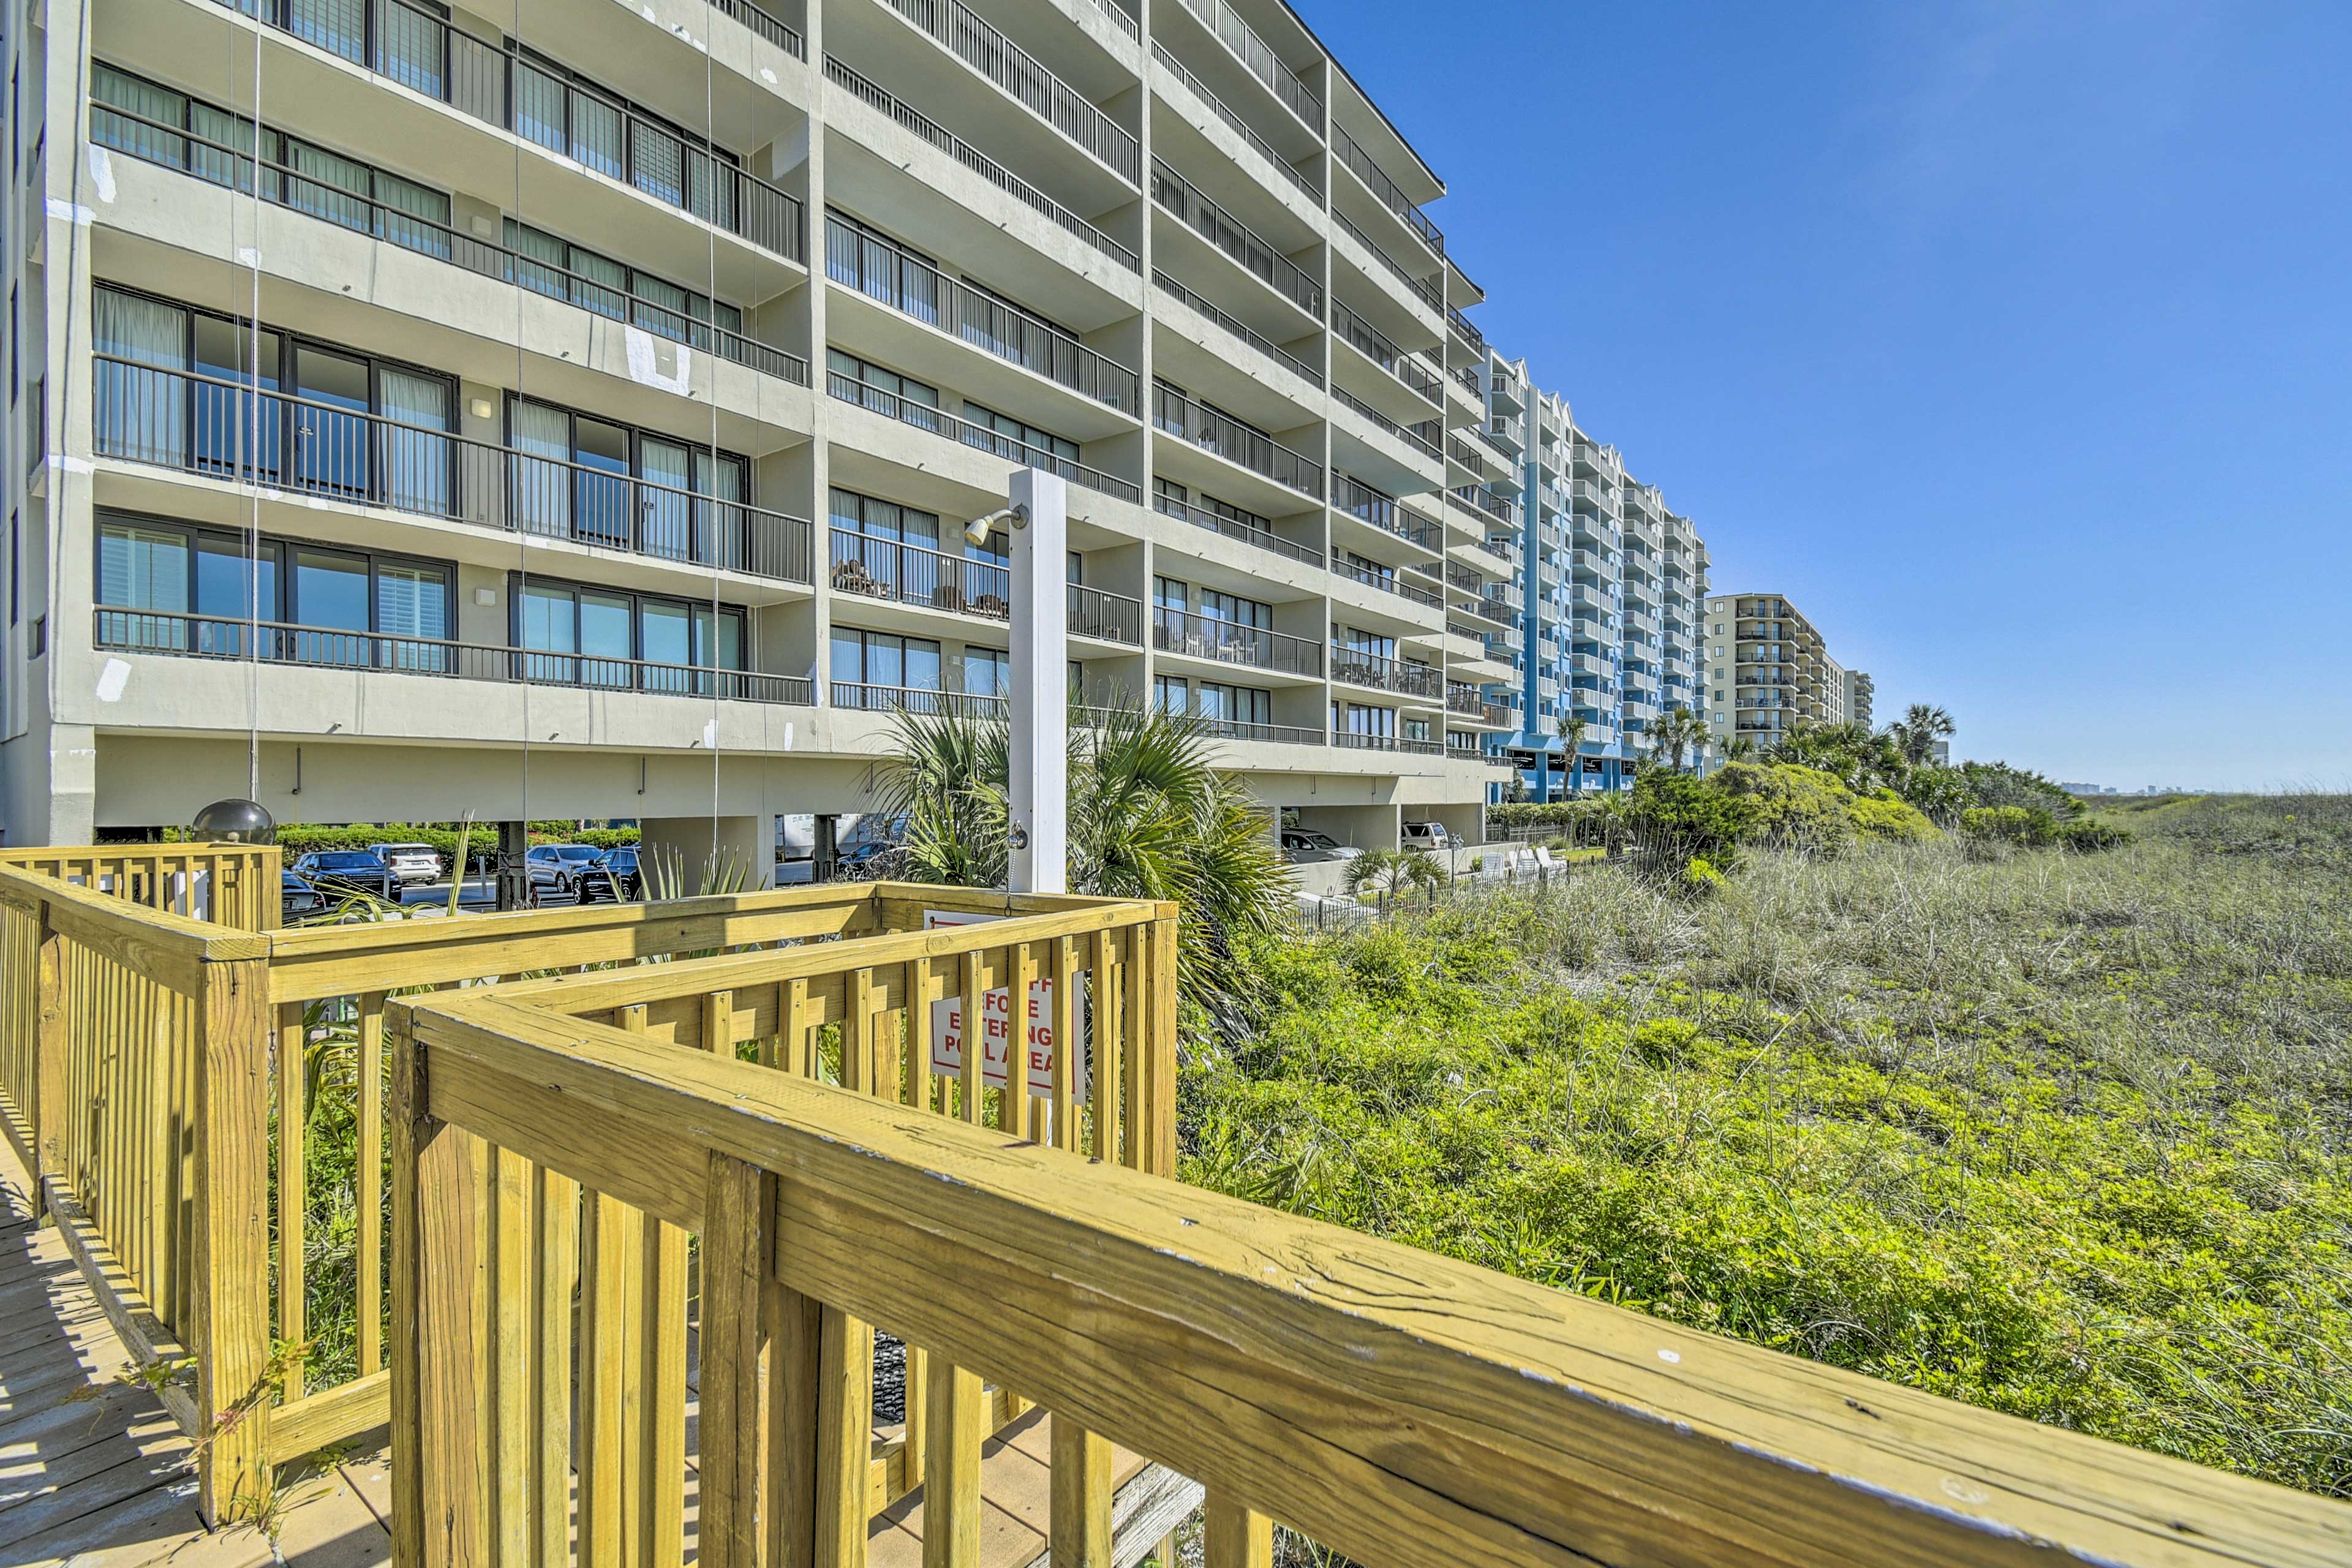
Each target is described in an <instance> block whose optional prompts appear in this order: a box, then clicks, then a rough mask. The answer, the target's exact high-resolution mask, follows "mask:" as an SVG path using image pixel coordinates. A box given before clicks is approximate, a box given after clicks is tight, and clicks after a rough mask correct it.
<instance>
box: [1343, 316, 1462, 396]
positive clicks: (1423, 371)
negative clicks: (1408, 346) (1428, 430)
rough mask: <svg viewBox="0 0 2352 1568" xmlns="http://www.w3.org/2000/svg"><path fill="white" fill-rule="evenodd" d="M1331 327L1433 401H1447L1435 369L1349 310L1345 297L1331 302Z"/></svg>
mask: <svg viewBox="0 0 2352 1568" xmlns="http://www.w3.org/2000/svg"><path fill="white" fill-rule="evenodd" d="M1331 330H1332V331H1334V332H1335V333H1337V334H1338V335H1339V337H1341V338H1343V339H1345V340H1346V341H1347V342H1348V343H1349V345H1350V346H1351V347H1353V348H1354V349H1356V350H1357V352H1358V353H1361V354H1362V355H1363V356H1364V357H1365V358H1367V359H1369V360H1370V361H1371V362H1372V363H1374V364H1377V365H1379V366H1380V367H1381V369H1382V370H1384V371H1387V372H1388V373H1389V374H1391V375H1392V376H1395V377H1396V378H1397V379H1398V380H1399V381H1401V382H1402V383H1404V384H1405V385H1407V386H1409V387H1411V388H1412V390H1413V391H1415V392H1417V393H1419V394H1421V395H1422V396H1423V397H1426V398H1427V399H1429V400H1430V401H1431V402H1432V403H1444V401H1445V397H1444V389H1443V388H1442V387H1441V385H1440V384H1439V382H1438V379H1437V375H1436V373H1435V372H1433V371H1432V370H1431V369H1430V368H1429V367H1428V366H1427V365H1425V364H1423V363H1422V362H1421V361H1420V360H1419V359H1418V358H1416V357H1415V356H1413V355H1412V354H1408V353H1405V351H1404V350H1402V349H1401V348H1399V347H1397V345H1396V344H1395V343H1394V342H1391V340H1390V339H1389V337H1388V336H1387V335H1386V334H1385V333H1383V332H1382V331H1381V330H1380V329H1379V328H1378V327H1375V326H1373V325H1372V324H1371V323H1370V321H1366V320H1364V318H1363V317H1361V316H1360V315H1358V314H1356V312H1355V311H1353V310H1349V308H1348V305H1347V301H1345V300H1339V299H1334V300H1332V301H1331Z"/></svg>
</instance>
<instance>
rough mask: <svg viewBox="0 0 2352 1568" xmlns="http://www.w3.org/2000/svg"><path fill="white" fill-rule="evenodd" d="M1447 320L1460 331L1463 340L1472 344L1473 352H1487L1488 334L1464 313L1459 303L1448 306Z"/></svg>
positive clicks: (1446, 309)
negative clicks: (1480, 329)
mask: <svg viewBox="0 0 2352 1568" xmlns="http://www.w3.org/2000/svg"><path fill="white" fill-rule="evenodd" d="M1445 320H1446V322H1447V324H1448V325H1450V326H1451V327H1453V329H1454V331H1456V332H1459V333H1460V334H1461V335H1462V341H1463V342H1465V343H1468V344H1469V345H1470V350H1471V352H1472V353H1486V333H1484V332H1482V331H1479V330H1478V328H1477V326H1476V324H1475V322H1473V321H1471V320H1470V318H1469V317H1467V316H1465V315H1464V314H1463V313H1462V307H1460V306H1459V305H1448V306H1446V307H1445Z"/></svg>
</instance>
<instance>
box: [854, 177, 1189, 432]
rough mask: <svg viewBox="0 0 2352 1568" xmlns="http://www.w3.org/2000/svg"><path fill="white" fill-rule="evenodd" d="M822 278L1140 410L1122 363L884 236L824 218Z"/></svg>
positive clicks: (1109, 402)
mask: <svg viewBox="0 0 2352 1568" xmlns="http://www.w3.org/2000/svg"><path fill="white" fill-rule="evenodd" d="M824 270H825V276H826V277H828V278H830V279H832V280H833V281H835V283H839V284H841V285H843V286H844V287H846V288H850V289H856V290H857V291H858V292H859V293H861V294H863V295H865V296H866V298H867V299H869V300H877V301H879V302H880V303H882V304H885V305H887V306H889V307H890V308H891V309H892V310H897V311H898V312H899V313H901V314H902V315H906V316H908V317H911V318H912V319H913V320H915V321H920V322H921V323H923V325H925V326H927V327H935V328H937V329H938V330H939V331H943V332H945V333H947V334H948V335H949V336H950V337H956V338H961V339H962V340H963V341H964V342H968V343H970V344H971V345H972V346H973V347H975V348H978V349H981V350H983V351H985V352H986V353H992V354H994V355H995V356H996V357H997V358H998V359H1001V360H1004V361H1007V362H1008V363H1013V364H1017V365H1019V366H1021V367H1022V368H1023V369H1024V370H1031V371H1034V372H1036V373H1037V374H1039V375H1042V376H1044V377H1045V378H1046V379H1047V380H1049V381H1053V382H1057V383H1059V384H1062V385H1064V386H1066V387H1068V388H1069V389H1070V390H1071V391H1073V392H1076V393H1079V394H1082V395H1085V396H1087V397H1091V398H1093V399H1094V400H1095V401H1096V402H1097V403H1100V404H1103V405H1106V406H1108V407H1111V408H1116V409H1118V411H1119V412H1121V413H1122V414H1134V413H1136V412H1137V411H1138V409H1139V403H1140V397H1141V386H1142V383H1141V380H1140V379H1139V377H1138V376H1137V375H1136V374H1135V372H1134V371H1132V370H1130V369H1129V368H1128V367H1127V366H1125V365H1123V364H1121V363H1118V361H1117V360H1115V359H1111V358H1108V356H1106V355H1103V354H1099V353H1096V352H1095V351H1094V350H1092V349H1090V348H1088V347H1087V345H1086V344H1084V343H1082V342H1078V340H1077V339H1076V338H1074V337H1072V336H1071V335H1070V334H1069V333H1068V332H1066V331H1063V330H1062V329H1061V328H1059V327H1057V326H1055V325H1053V324H1052V323H1051V322H1049V321H1045V320H1043V319H1042V318H1040V317H1037V316H1033V315H1031V314H1029V313H1028V312H1027V311H1025V310H1015V309H1014V308H1013V307H1012V306H1010V305H1007V304H1006V303H1005V302H1004V301H1003V300H1000V299H997V298H996V297H995V296H993V295H990V294H983V293H982V292H981V291H980V290H979V289H974V288H971V286H970V285H968V284H965V283H961V282H959V281H957V280H956V279H952V278H950V277H949V276H948V275H947V274H945V273H944V272H941V271H940V270H939V268H935V267H933V266H931V265H930V264H929V262H926V261H922V260H919V259H918V258H915V257H913V256H911V255H909V254H908V253H907V252H906V251H903V250H900V249H899V248H898V247H897V246H895V245H892V244H890V243H889V242H888V241H887V240H885V239H883V238H881V237H879V236H877V235H872V234H867V233H866V232H864V231H863V230H860V229H856V228H853V227H851V226H849V225H848V224H845V223H844V222H842V221H841V219H839V218H837V217H830V216H829V217H827V218H826V219H825V220H824Z"/></svg>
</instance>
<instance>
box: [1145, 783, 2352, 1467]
mask: <svg viewBox="0 0 2352 1568" xmlns="http://www.w3.org/2000/svg"><path fill="white" fill-rule="evenodd" d="M2126 820H2127V822H2128V825H2129V826H2132V828H2133V829H2134V831H2135V833H2136V834H2137V835H2138V836H2139V837H2137V841H2136V842H2134V843H2133V844H2131V845H2129V846H2128V847H2125V848H2123V849H2120V850H2117V851H2115V852H2113V853H2110V854H2106V855H2099V856H2081V857H2078V856H2073V855H2068V854H2063V853H2060V852H2056V851H2029V852H2014V853H2006V852H2000V851H1998V850H1987V849H1985V848H1984V847H1977V848H1975V849H1974V850H1973V851H1969V850H1967V849H1964V848H1963V847H1960V846H1958V845H1955V844H1952V843H1948V842H1939V843H1932V844H1923V845H1906V846H1885V847H1877V848H1874V849H1869V850H1865V851H1862V852H1858V853H1855V854H1853V855H1850V856H1847V857H1844V858H1838V859H1835V860H1826V861H1823V860H1808V859H1802V858H1796V857H1793V856H1788V855H1778V854H1764V855H1759V856H1758V857H1756V858H1755V860H1754V862H1753V864H1751V865H1750V867H1749V868H1748V869H1747V871H1746V872H1744V873H1743V874H1742V875H1741V876H1739V877H1738V878H1735V879H1731V881H1730V882H1729V883H1728V884H1727V886H1726V887H1725V889H1723V890H1722V891H1721V892H1720V893H1719V894H1718V895H1717V896H1714V897H1712V898H1708V899H1705V900H1692V899H1690V898H1688V897H1685V896H1678V895H1676V894H1674V893H1671V892H1665V891H1660V890H1656V889H1651V888H1648V887H1645V886H1643V885H1642V884H1641V883H1639V882H1637V881H1634V880H1633V879H1629V878H1625V877H1622V876H1618V875H1614V874H1608V875H1591V876H1583V877H1576V878H1569V879H1560V880H1559V882H1558V883H1557V884H1556V885H1555V886H1554V887H1553V888H1552V889H1549V890H1548V891H1547V892H1545V893H1543V894H1540V895H1538V894H1533V893H1521V894H1514V895H1503V896H1498V897H1496V898H1493V899H1489V900H1479V901H1476V902H1464V903H1461V904H1457V905H1453V906H1447V907H1444V908H1441V909H1440V910H1438V911H1436V912H1434V913H1433V914H1430V915H1428V916H1426V917H1423V918H1418V919H1415V920H1412V921H1404V922H1401V923H1400V924H1398V925H1397V926H1395V927H1393V928H1391V929H1388V930H1381V931H1369V932H1362V933H1355V934H1342V935H1335V936H1330V937H1325V938H1320V939H1314V940H1300V941H1294V942H1286V943H1284V944H1280V945H1277V946H1274V947H1272V948H1270V949H1269V950H1268V951H1267V952H1265V953H1264V954H1263V955H1262V962H1261V964H1260V967H1261V969H1262V972H1263V973H1265V978H1266V985H1267V988H1268V1000H1267V1003H1266V1011H1265V1026H1264V1028H1263V1030H1262V1031H1260V1032H1259V1033H1258V1034H1257V1035H1256V1036H1255V1037H1254V1038H1252V1039H1251V1040H1249V1041H1248V1042H1247V1043H1246V1044H1244V1045H1242V1046H1240V1047H1237V1048H1233V1049H1231V1050H1228V1051H1222V1052H1213V1053H1210V1054H1208V1055H1207V1056H1205V1057H1204V1058H1202V1059H1201V1060H1198V1061H1196V1062H1194V1063H1193V1064H1192V1065H1191V1066H1190V1067H1189V1068H1188V1069H1187V1076H1186V1079H1185V1085H1184V1091H1185V1092H1184V1100H1183V1116H1184V1127H1183V1130H1182V1131H1183V1144H1184V1147H1185V1149H1186V1150H1187V1156H1186V1162H1185V1167H1184V1173H1185V1175H1186V1176H1187V1178H1188V1179H1190V1180H1192V1181H1195V1182H1199V1183H1202V1184H1207V1185H1211V1186H1214V1187H1217V1188H1220V1189H1222V1190H1224V1191H1227V1192H1232V1193H1235V1194H1240V1195H1242V1196H1244V1197H1248V1198H1251V1199H1254V1200H1255V1201H1258V1202H1263V1203H1268V1204H1273V1205H1280V1206H1283V1207H1286V1208H1289V1209H1293V1210H1296V1211H1298V1212H1302V1213H1308V1214H1314V1215H1320V1216H1322V1217H1324V1218H1327V1219H1330V1220H1333V1221H1335V1222H1337V1223H1339V1224H1343V1225H1348V1226H1355V1227H1358V1228H1360V1229H1364V1230H1368V1231H1374V1232H1378V1233H1380V1234H1382V1235H1386V1236H1389V1237H1394V1238H1397V1239H1400V1240H1403V1241H1406V1242H1410V1243H1412V1244H1414V1245H1417V1246H1422V1247H1431V1248H1433V1249H1435V1250H1439V1251H1443V1252H1446V1253H1450V1254H1453V1255H1455V1256H1458V1257H1462V1258H1470V1259H1474V1260H1476V1261H1479V1262H1482V1263H1486V1264H1488V1265H1491V1266H1493V1267H1496V1268H1503V1269H1506V1270H1508V1271H1510V1272H1512V1273H1514V1274H1517V1275H1521V1276H1523V1277H1526V1278H1530V1279H1541V1280H1546V1281H1549V1282H1551V1283H1553V1284H1556V1285H1558V1286H1559V1287H1560V1288H1561V1289H1573V1290H1579V1291H1582V1292H1585V1293H1587V1294H1591V1295H1593V1296H1598V1297H1601V1298H1605V1299H1607V1300H1614V1301H1618V1302H1621V1303H1622V1304H1624V1305H1626V1306H1629V1307H1633V1308H1635V1309H1638V1310H1643V1311H1647V1312H1652V1313H1654V1314H1657V1315H1659V1316H1662V1317H1666V1318H1671V1319H1674V1320H1675V1321H1681V1322H1685V1323H1690V1324H1693V1325H1696V1326H1699V1327H1703V1328H1707V1329H1711V1330H1715V1331H1720V1332H1724V1333H1727V1334H1732V1335H1736V1336H1738V1337H1740V1338H1743V1339H1747V1340H1750V1341H1753V1342H1758V1343H1761V1344H1766V1345H1770V1346H1773V1347H1774V1348H1777V1349H1780V1350H1785V1351H1788V1352H1793V1353H1797V1354H1801V1355H1806V1356H1811V1357H1814V1358H1816V1359H1819V1360H1822V1361H1825V1362H1830V1363H1835V1364H1838V1365H1841V1366H1846V1367H1850V1368H1853V1369H1855V1370H1858V1371H1862V1372H1864V1373H1871V1374H1874V1375H1876V1376H1881V1377H1885V1378H1890V1379H1893V1380H1895V1381H1897V1382H1900V1383H1905V1384H1911V1385H1913V1386H1916V1387H1919V1388H1924V1389H1927V1390H1930V1391H1932V1392H1935V1393H1937V1394H1946V1395H1949V1396H1951V1397H1954V1398H1958V1399H1963V1400H1967V1401H1969V1402H1971V1403H1974V1404H1978V1405H1986V1406H1990V1407H1992V1408H1996V1409H2000V1410H2005V1411H2010V1412H2012V1413H2014V1414H2017V1415H2022V1416H2026V1417H2029V1418H2031V1419H2033V1420H2037V1421H2044V1422H2051V1423H2055V1424H2058V1425H2063V1426H2070V1427H2074V1428H2077V1429H2080V1430H2084V1431H2088V1432H2092V1433H2095V1434H2098V1435H2100V1436H2105V1437H2109V1438H2113V1439H2115V1440H2117V1441H2121V1442H2126V1443H2132V1444H2137V1445H2139V1446H2141V1447H2147V1448H2151V1449H2156V1450H2158V1451H2161V1452H2165V1453H2168V1454H2173V1455H2176V1456H2179V1457H2181V1458H2189V1459H2192V1460H2196V1461H2199V1462H2201V1463H2205V1464H2210V1465H2216V1466H2221V1467H2225V1468H2231V1469H2235V1470H2239V1471H2242V1472H2245V1473H2248V1474H2251V1475H2255V1476H2261V1477H2264V1478H2266V1479H2272V1480H2274V1481H2279V1482H2282V1483H2284V1484H2286V1485H2289V1486H2295V1487H2301V1488H2305V1489H2309V1490H2312V1491H2315V1492H2320V1493H2325V1494H2332V1495H2336V1496H2352V1043H2347V1042H2352V804H2347V801H2346V800H2345V799H2344V798H2343V797H2340V796H2315V797H2303V798H2298V799H2290V798H2286V797H2273V798H2270V799H2265V800H2261V801H2245V800H2240V801H2225V802H2176V803H2169V804H2167V805H2163V806H2161V807H2158V808H2156V809H2151V810H2144V811H2139V812H2134V813H2130V814H2128V815H2127V817H2126Z"/></svg>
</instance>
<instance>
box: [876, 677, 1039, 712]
mask: <svg viewBox="0 0 2352 1568" xmlns="http://www.w3.org/2000/svg"><path fill="white" fill-rule="evenodd" d="M832 700H833V706H835V708H847V709H851V710H855V711H858V712H865V713H895V712H898V711H899V710H905V711H907V712H908V713H920V714H925V715H931V716H936V715H939V714H946V713H952V714H957V715H960V716H963V717H969V718H975V719H1002V718H1003V717H1004V715H1005V713H1006V711H1007V710H1008V709H1009V707H1010V704H1008V703H1007V702H1006V701H1005V700H1004V699H1003V698H1002V697H999V696H997V695H995V694H994V693H992V692H977V691H942V690H940V689H937V688H935V687H928V686H875V685H870V684H868V683H866V682H865V681H861V680H836V681H835V682H833V687H832Z"/></svg>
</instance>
